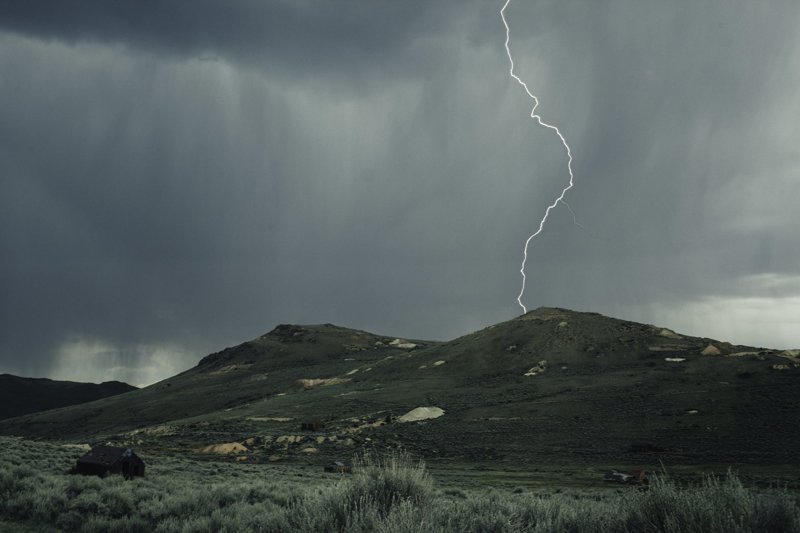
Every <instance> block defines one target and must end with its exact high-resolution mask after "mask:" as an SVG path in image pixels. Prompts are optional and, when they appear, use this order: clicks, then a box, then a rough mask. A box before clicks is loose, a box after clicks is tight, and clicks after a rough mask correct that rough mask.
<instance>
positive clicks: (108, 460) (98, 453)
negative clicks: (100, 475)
mask: <svg viewBox="0 0 800 533" xmlns="http://www.w3.org/2000/svg"><path fill="white" fill-rule="evenodd" d="M123 457H136V454H135V453H133V450H131V449H130V448H119V447H116V446H95V447H94V448H92V449H91V451H89V452H87V453H86V455H84V456H83V457H81V458H80V459H78V462H79V463H92V464H97V465H104V466H110V465H113V464H114V463H116V462H117V461H119V460H120V459H122V458H123Z"/></svg>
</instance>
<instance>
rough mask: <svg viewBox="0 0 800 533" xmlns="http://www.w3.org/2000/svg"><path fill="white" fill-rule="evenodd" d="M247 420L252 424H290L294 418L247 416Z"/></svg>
mask: <svg viewBox="0 0 800 533" xmlns="http://www.w3.org/2000/svg"><path fill="white" fill-rule="evenodd" d="M247 420H252V421H253V422H291V421H292V420H294V418H291V417H288V416H249V417H247Z"/></svg>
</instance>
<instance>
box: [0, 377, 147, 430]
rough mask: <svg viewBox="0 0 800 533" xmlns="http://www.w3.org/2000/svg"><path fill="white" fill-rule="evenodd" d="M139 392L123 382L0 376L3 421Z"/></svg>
mask: <svg viewBox="0 0 800 533" xmlns="http://www.w3.org/2000/svg"><path fill="white" fill-rule="evenodd" d="M133 390H136V387H134V386H132V385H128V384H127V383H122V382H120V381H106V382H105V383H100V384H99V385H98V384H95V383H76V382H74V381H54V380H52V379H44V378H23V377H19V376H12V375H11V374H0V419H5V418H12V417H15V416H22V415H26V414H29V413H36V412H38V411H46V410H48V409H55V408H57V407H65V406H68V405H75V404H80V403H86V402H91V401H93V400H97V399H100V398H106V397H108V396H116V395H117V394H123V393H125V392H130V391H133Z"/></svg>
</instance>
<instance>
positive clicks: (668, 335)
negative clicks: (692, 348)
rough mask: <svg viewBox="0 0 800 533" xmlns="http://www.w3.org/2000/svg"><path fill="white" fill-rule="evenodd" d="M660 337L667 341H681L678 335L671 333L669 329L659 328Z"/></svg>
mask: <svg viewBox="0 0 800 533" xmlns="http://www.w3.org/2000/svg"><path fill="white" fill-rule="evenodd" d="M658 335H659V336H660V337H666V338H668V339H682V338H683V337H681V336H680V335H678V334H677V333H675V332H674V331H672V330H671V329H667V328H661V331H659V332H658Z"/></svg>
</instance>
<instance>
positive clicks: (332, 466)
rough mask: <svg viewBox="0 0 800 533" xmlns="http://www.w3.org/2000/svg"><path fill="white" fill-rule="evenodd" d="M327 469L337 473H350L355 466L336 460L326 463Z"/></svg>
mask: <svg viewBox="0 0 800 533" xmlns="http://www.w3.org/2000/svg"><path fill="white" fill-rule="evenodd" d="M325 471H326V472H331V473H335V474H349V473H350V472H352V471H353V468H352V467H351V466H349V465H346V464H344V463H343V462H341V461H334V462H332V463H329V464H327V465H325Z"/></svg>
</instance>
